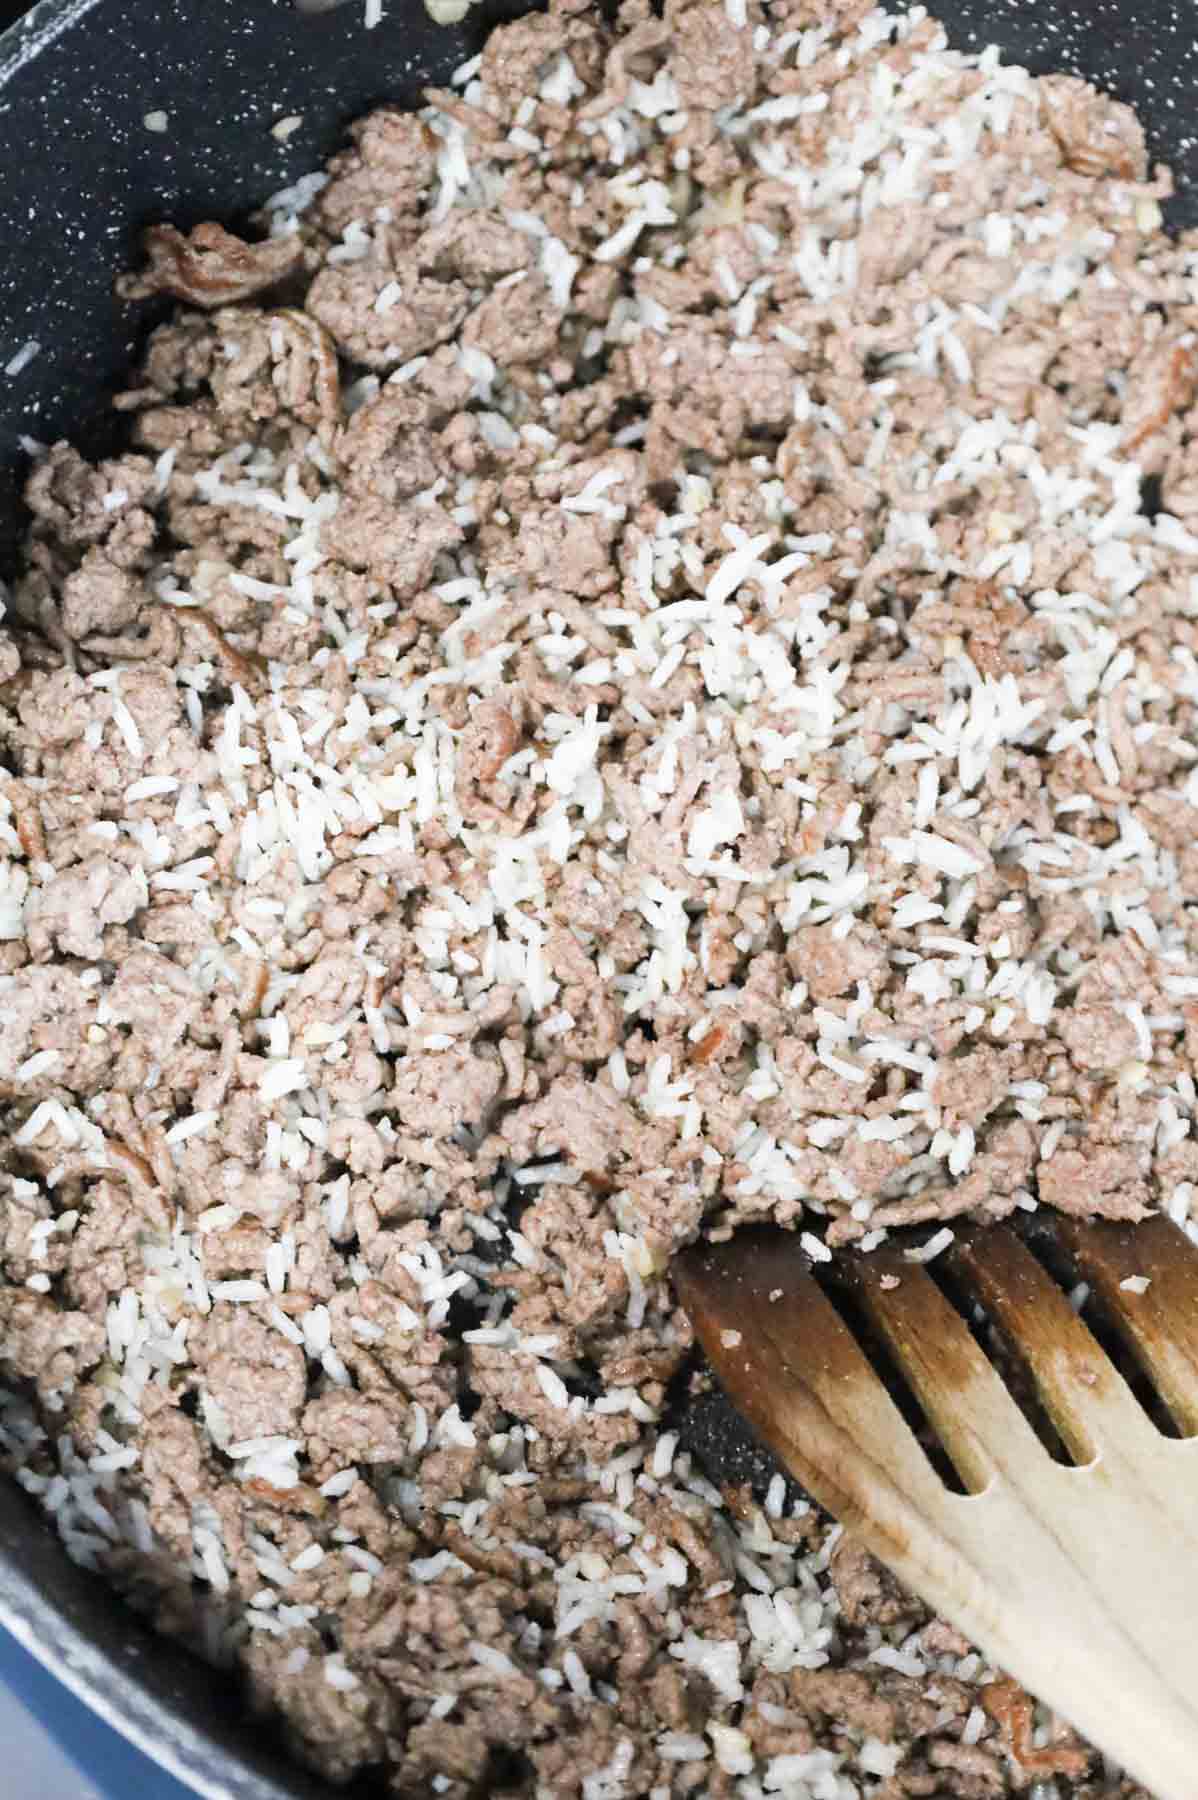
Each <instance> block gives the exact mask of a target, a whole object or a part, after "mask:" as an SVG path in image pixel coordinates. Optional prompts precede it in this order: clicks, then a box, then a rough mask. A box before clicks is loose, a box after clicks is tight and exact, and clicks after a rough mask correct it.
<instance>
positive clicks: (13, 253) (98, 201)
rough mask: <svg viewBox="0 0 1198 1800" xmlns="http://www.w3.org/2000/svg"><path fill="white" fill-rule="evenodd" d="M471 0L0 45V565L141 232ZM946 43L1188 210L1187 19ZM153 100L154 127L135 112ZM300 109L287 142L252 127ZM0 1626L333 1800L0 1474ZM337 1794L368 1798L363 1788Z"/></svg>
mask: <svg viewBox="0 0 1198 1800" xmlns="http://www.w3.org/2000/svg"><path fill="white" fill-rule="evenodd" d="M526 10H529V9H528V8H527V7H526V6H525V5H524V4H522V3H521V0H486V3H485V4H484V5H483V7H482V8H480V9H478V10H477V11H475V12H474V13H473V14H472V15H471V16H470V18H469V19H468V21H467V22H466V24H465V25H463V26H459V27H454V28H450V29H446V28H443V27H440V26H436V25H434V24H432V23H431V21H430V20H429V19H428V17H427V15H426V14H425V12H424V9H423V4H422V0H385V14H386V16H385V18H384V22H383V24H382V25H381V26H380V27H379V28H378V29H377V30H375V31H372V32H367V31H365V30H364V29H363V25H362V5H361V0H349V3H348V5H345V6H342V7H340V8H338V9H336V10H334V11H331V12H325V13H322V14H317V15H312V14H308V15H304V14H301V13H299V12H298V11H297V10H296V9H295V8H294V7H293V5H292V3H291V0H44V3H43V4H42V5H40V6H38V7H36V8H35V9H34V10H33V11H32V12H31V13H30V14H29V15H28V16H27V18H26V19H25V20H24V21H23V22H22V23H21V24H20V25H19V26H17V27H16V28H15V29H14V30H13V31H11V32H9V33H7V34H6V35H5V36H3V37H2V38H0V371H2V370H3V368H4V365H5V364H6V363H7V362H8V360H9V359H10V357H12V356H13V355H14V354H15V352H16V351H17V350H19V349H20V347H21V346H22V345H23V344H24V343H25V342H26V341H27V340H28V339H30V338H35V339H37V340H38V342H39V343H40V344H41V346H42V349H41V352H40V354H39V355H38V356H37V358H36V359H35V360H34V361H33V362H32V363H31V364H30V365H29V366H28V368H27V369H26V370H25V371H24V373H23V374H21V375H19V376H17V377H16V378H9V377H6V376H4V375H3V374H2V373H0V575H3V574H5V573H10V572H11V566H12V560H13V551H14V545H15V542H16V537H17V534H18V532H19V530H20V507H19V504H18V499H17V495H18V492H19V488H20V484H21V481H22V480H23V477H24V472H25V468H26V459H25V458H24V456H23V454H22V452H21V451H20V448H19V440H20V438H21V436H22V434H27V435H28V436H30V437H34V438H38V439H41V440H43V441H52V440H53V439H55V438H57V437H61V436H70V437H72V438H74V439H75V440H76V441H77V442H80V443H81V444H83V445H84V446H85V447H88V448H92V449H98V448H102V447H107V445H108V444H109V443H111V442H112V441H113V435H112V434H113V428H112V426H111V424H109V423H106V422H105V403H106V399H107V396H108V395H109V394H110V393H111V392H112V390H113V389H114V388H115V387H117V386H119V385H120V383H121V381H122V378H123V376H124V375H125V373H126V372H127V370H128V368H129V365H130V363H131V361H132V359H133V356H134V353H135V350H136V348H137V345H138V343H139V342H140V340H141V339H142V338H143V337H144V335H145V332H146V330H147V329H148V327H149V325H150V324H152V323H153V322H154V319H155V317H156V316H161V315H160V314H155V312H154V311H153V309H152V308H145V307H143V308H141V309H138V310H137V311H133V312H130V311H127V310H122V309H120V308H118V307H117V306H116V305H115V303H114V301H113V299H112V277H113V274H114V272H115V271H116V270H117V269H119V268H121V267H125V266H128V265H129V264H130V263H131V262H133V261H134V260H135V259H136V243H137V235H138V231H139V229H140V227H141V226H142V225H143V224H145V223H147V222H149V221H151V220H156V219H162V218H169V219H172V220H175V221H176V222H178V223H179V224H181V225H190V224H193V223H194V222H195V221H197V220H199V219H204V218H213V217H215V218H219V219H224V220H226V221H227V220H235V219H237V218H238V217H239V216H240V215H243V214H244V213H245V212H246V211H247V210H249V209H250V208H251V207H252V206H253V205H254V204H255V203H256V202H257V201H259V200H261V199H262V198H263V197H264V196H265V195H267V194H269V193H271V192H273V191H274V190H276V189H278V188H281V187H284V186H286V185H288V184H289V183H290V182H292V181H294V180H295V179H296V178H297V177H298V176H300V175H302V174H305V173H307V172H308V171H309V170H311V169H313V168H316V167H318V166H319V165H320V164H321V162H322V161H323V160H324V159H325V158H326V157H327V156H328V154H329V153H330V152H331V151H332V150H333V149H335V148H336V147H337V145H338V143H339V142H340V141H341V138H342V134H343V131H344V127H345V125H346V124H347V122H348V121H349V120H351V119H352V118H354V117H355V116H356V115H357V114H359V113H361V112H364V111H365V110H367V108H369V107H370V106H372V105H373V104H375V103H376V102H378V101H380V100H383V99H390V100H400V101H412V100H415V99H416V97H417V96H418V95H419V93H420V90H421V88H422V87H423V86H424V85H425V84H426V83H429V82H433V83H439V82H443V81H444V80H445V79H446V77H447V76H448V75H449V73H450V72H451V70H452V69H454V68H455V67H456V66H457V65H458V63H460V62H462V61H463V60H464V59H465V58H466V57H468V56H471V55H473V54H474V52H475V51H476V50H477V49H478V48H479V45H480V43H481V40H482V37H483V35H484V33H485V30H486V28H487V26H488V25H489V24H490V23H492V22H494V21H495V20H496V19H499V18H504V17H513V16H515V15H517V14H518V13H520V12H523V11H526ZM933 10H934V11H935V12H936V13H937V14H938V15H939V16H940V17H941V18H942V19H943V20H944V22H945V24H946V25H947V27H948V29H949V32H950V35H951V37H952V40H953V42H954V43H955V44H956V45H958V46H959V47H961V48H977V47H979V46H981V45H982V44H985V43H998V44H999V45H1000V46H1001V47H1002V48H1003V50H1004V51H1005V52H1006V53H1007V54H1008V56H1010V57H1011V58H1012V59H1014V60H1018V61H1020V62H1023V63H1025V64H1027V65H1028V66H1029V67H1030V68H1032V69H1033V70H1035V71H1038V72H1044V71H1047V70H1065V71H1068V72H1070V73H1075V74H1081V75H1084V76H1086V77H1087V78H1088V79H1090V80H1092V81H1096V82H1097V83H1098V84H1099V85H1100V86H1102V87H1104V88H1106V89H1108V90H1109V91H1110V92H1111V93H1113V94H1116V95H1117V96H1118V97H1119V98H1120V99H1123V100H1128V101H1130V102H1132V103H1133V104H1134V105H1135V106H1136V107H1137V108H1138V110H1139V112H1140V114H1141V117H1142V118H1143V120H1144V122H1145V125H1146V126H1147V129H1148V135H1149V141H1150V145H1151V148H1152V152H1153V155H1154V156H1155V157H1157V158H1160V159H1162V160H1165V161H1168V162H1170V163H1171V164H1172V166H1173V168H1174V171H1175V174H1176V176H1177V180H1178V187H1179V193H1178V195H1177V197H1176V198H1175V199H1174V200H1173V201H1172V202H1170V205H1169V207H1168V209H1167V217H1168V219H1169V222H1170V225H1171V227H1173V228H1176V229H1184V228H1186V227H1188V226H1190V225H1193V224H1196V223H1198V135H1196V134H1198V123H1195V124H1192V123H1191V121H1192V119H1193V118H1194V116H1195V114H1196V113H1198V15H1196V14H1195V13H1194V11H1193V9H1192V8H1191V7H1190V5H1189V4H1185V5H1182V6H1178V5H1174V4H1172V3H1170V0H1164V3H1162V4H1156V3H1154V0H1077V3H1076V4H1075V5H1074V6H1070V5H1068V4H1064V3H1062V0H943V3H941V4H938V5H935V6H934V7H933ZM157 110H162V111H164V112H165V113H166V114H167V118H168V129H167V131H166V132H165V134H155V133H153V132H151V131H148V130H147V129H146V127H145V125H144V123H143V121H144V117H145V115H146V114H147V113H148V112H153V111H157ZM290 114H300V115H302V124H301V125H300V127H299V129H298V130H297V131H296V132H295V133H294V135H293V136H291V137H290V138H288V140H287V141H286V143H279V142H278V141H277V140H276V139H275V138H274V137H272V136H271V133H270V126H271V125H272V124H273V123H275V122H276V121H277V120H279V119H281V118H284V117H286V116H288V115H290ZM672 1423H673V1424H674V1425H676V1426H677V1427H678V1428H680V1429H681V1431H682V1433H683V1439H684V1442H685V1441H689V1442H690V1444H691V1446H692V1448H693V1450H694V1453H695V1454H696V1455H697V1456H698V1457H699V1458H700V1459H701V1460H702V1461H703V1463H704V1465H705V1466H706V1467H707V1469H708V1471H709V1473H710V1474H711V1475H712V1477H713V1479H715V1480H717V1481H720V1480H734V1481H738V1480H744V1479H750V1480H755V1481H756V1480H760V1479H761V1477H762V1475H763V1474H766V1475H768V1463H767V1462H765V1461H763V1459H764V1457H765V1453H764V1452H763V1451H761V1450H759V1449H758V1448H757V1447H756V1446H754V1445H753V1444H752V1443H751V1442H750V1441H749V1440H748V1439H747V1436H746V1433H745V1428H744V1427H743V1426H742V1425H740V1423H739V1421H737V1420H736V1419H735V1418H733V1417H732V1416H731V1415H730V1413H729V1412H728V1409H727V1407H726V1406H725V1405H724V1403H723V1401H722V1400H721V1399H720V1397H719V1396H718V1395H712V1396H709V1397H705V1398H704V1400H703V1401H702V1402H701V1403H699V1404H694V1403H692V1405H691V1408H690V1410H689V1413H684V1414H683V1416H682V1417H681V1418H679V1419H676V1420H674V1421H672ZM0 1622H3V1623H4V1624H6V1625H8V1626H9V1628H10V1629H11V1630H13V1631H14V1632H15V1634H16V1635H17V1636H18V1637H19V1638H20V1639H21V1641H22V1642H23V1643H24V1644H25V1645H26V1647H27V1648H29V1649H30V1650H31V1651H32V1652H33V1653H34V1654H35V1655H37V1656H39V1657H40V1658H41V1659H42V1660H43V1661H44V1662H46V1663H47V1664H48V1665H49V1666H50V1667H52V1668H54V1669H55V1670H57V1671H58V1672H59V1673H60V1674H61V1675H62V1676H63V1678H64V1679H65V1680H67V1681H68V1682H69V1683H70V1685H71V1686H72V1687H74V1688H75V1690H76V1691H77V1692H79V1693H81V1694H82V1695H83V1697H84V1698H86V1699H88V1700H90V1701H91V1703H92V1704H93V1705H94V1706H96V1707H97V1709H98V1710H99V1711H101V1712H102V1713H103V1714H104V1716H105V1717H106V1718H107V1719H108V1720H109V1722H110V1723H112V1724H113V1725H115V1726H116V1727H117V1728H118V1729H120V1730H122V1731H124V1732H125V1733H126V1734H127V1735H129V1736H130V1737H132V1738H134V1739H135V1741H137V1742H138V1743H139V1744H140V1745H141V1746H142V1748H143V1749H145V1750H147V1751H148V1752H149V1753H150V1754H151V1755H153V1756H155V1757H157V1758H158V1760H159V1761H160V1762H161V1763H163V1764H164V1765H165V1766H167V1767H169V1768H170V1769H172V1770H173V1772H174V1773H176V1774H177V1775H179V1776H181V1777H182V1778H183V1779H184V1780H188V1781H190V1782H191V1783H192V1784H193V1785H194V1786H195V1787H196V1789H197V1790H198V1791H199V1792H201V1793H204V1794H208V1795H212V1796H222V1797H223V1800H322V1797H323V1800H333V1790H331V1789H327V1788H325V1787H324V1786H322V1785H321V1784H320V1783H317V1782H315V1781H313V1780H311V1779H310V1778H308V1777H306V1776H305V1775H303V1774H302V1773H301V1772H299V1771H298V1770H295V1769H293V1768H292V1767H291V1766H290V1765H289V1764H288V1763H287V1761H286V1759H285V1757H284V1756H283V1755H282V1753H281V1752H280V1750H279V1748H278V1746H277V1745H276V1744H275V1743H274V1742H273V1741H272V1740H271V1739H270V1737H269V1735H268V1734H264V1733H263V1731H262V1729H261V1727H260V1726H258V1725H251V1724H249V1723H248V1722H247V1721H246V1719H245V1717H244V1713H243V1709H242V1706H241V1704H240V1701H239V1697H238V1695H237V1693H236V1692H235V1690H234V1689H233V1687H232V1686H231V1684H223V1683H221V1682H220V1681H218V1680H217V1679H216V1678H215V1677H213V1676H212V1675H211V1674H210V1673H208V1672H207V1671H206V1670H203V1669H201V1668H200V1667H199V1666H198V1665H197V1664H196V1663H194V1662H193V1661H192V1660H191V1659H190V1658H189V1657H188V1656H187V1655H185V1654H184V1653H183V1652H181V1651H180V1650H178V1649H176V1648H174V1647H172V1646H171V1645H169V1644H167V1643H164V1642H163V1641H162V1640H161V1639H158V1638H156V1637H153V1636H151V1635H150V1634H149V1633H148V1632H147V1631H146V1630H145V1629H144V1628H143V1627H142V1626H141V1625H140V1624H139V1623H138V1622H137V1621H135V1620H133V1619H132V1618H131V1617H130V1616H129V1615H128V1614H127V1613H125V1612H124V1611H123V1610H122V1609H121V1607H120V1606H119V1605H118V1604H116V1603H115V1602H114V1601H113V1599H112V1597H111V1596H110V1595H109V1594H108V1593H107V1591H106V1590H104V1589H103V1588H102V1587H100V1585H99V1584H98V1583H96V1582H95V1580H94V1579H93V1578H92V1577H90V1576H88V1575H86V1574H84V1573H83V1572H82V1571H80V1570H79V1569H77V1568H75V1566H74V1565H73V1564H71V1563H70V1562H68V1561H67V1559H66V1557H65V1555H64V1553H63V1552H62V1550H61V1549H60V1547H59V1545H58V1543H57V1540H56V1539H54V1538H53V1537H52V1535H51V1533H50V1532H49V1530H48V1529H47V1528H46V1527H45V1526H44V1525H43V1524H42V1523H41V1521H40V1519H39V1517H38V1516H37V1514H36V1513H35V1511H34V1510H33V1508H32V1507H31V1505H30V1504H29V1503H28V1502H27V1500H26V1498H25V1496H24V1495H23V1494H22V1493H21V1492H20V1490H18V1489H17V1488H16V1487H15V1486H10V1485H9V1484H6V1483H0ZM336 1791H337V1793H338V1794H342V1795H345V1794H346V1793H347V1792H348V1793H349V1795H350V1796H351V1800H367V1796H368V1795H369V1792H370V1790H369V1788H367V1787H363V1786H361V1785H358V1786H356V1787H354V1788H353V1789H351V1790H345V1789H338V1790H336Z"/></svg>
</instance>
